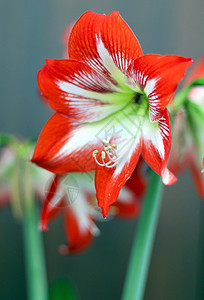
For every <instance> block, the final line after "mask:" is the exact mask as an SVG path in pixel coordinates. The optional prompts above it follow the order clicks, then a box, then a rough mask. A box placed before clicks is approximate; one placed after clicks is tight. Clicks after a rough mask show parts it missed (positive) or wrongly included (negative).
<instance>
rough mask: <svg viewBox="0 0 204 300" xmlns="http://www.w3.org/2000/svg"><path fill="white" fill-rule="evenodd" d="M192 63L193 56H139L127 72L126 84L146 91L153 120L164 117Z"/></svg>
mask: <svg viewBox="0 0 204 300" xmlns="http://www.w3.org/2000/svg"><path fill="white" fill-rule="evenodd" d="M191 64H192V59H191V58H184V57H181V56H174V55H172V56H170V55H166V56H162V55H154V54H150V55H144V56H142V57H139V58H137V59H136V60H135V61H134V62H133V63H132V64H131V66H130V67H129V69H128V71H127V74H126V84H127V85H128V86H130V87H131V88H132V89H134V90H136V91H138V89H139V90H141V91H144V92H145V93H146V95H147V97H148V100H149V114H150V120H151V122H155V121H158V120H159V119H160V118H161V117H162V115H163V113H164V110H165V108H166V106H167V105H168V103H169V101H170V100H171V98H172V97H173V94H174V92H175V90H176V88H177V85H178V83H179V81H180V80H181V79H182V78H183V77H184V75H185V72H186V69H187V67H189V66H191Z"/></svg>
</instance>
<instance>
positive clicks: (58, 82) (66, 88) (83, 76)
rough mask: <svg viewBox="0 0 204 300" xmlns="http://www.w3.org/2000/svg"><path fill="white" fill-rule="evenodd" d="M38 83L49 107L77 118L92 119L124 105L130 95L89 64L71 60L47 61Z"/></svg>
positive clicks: (103, 115)
mask: <svg viewBox="0 0 204 300" xmlns="http://www.w3.org/2000/svg"><path fill="white" fill-rule="evenodd" d="M38 85H39V88H40V90H41V92H42V94H43V95H44V96H45V97H47V98H48V99H49V104H50V106H51V107H52V108H53V109H54V110H56V111H57V112H60V113H62V114H65V115H67V116H68V117H71V118H73V119H75V120H77V121H86V122H90V121H95V120H100V119H103V118H105V117H106V116H108V115H110V114H111V113H113V112H115V111H117V110H119V109H121V108H122V107H124V106H125V105H126V104H127V102H129V101H130V98H131V96H130V94H129V93H126V94H125V93H123V91H122V90H121V88H120V87H119V86H118V84H117V83H116V82H115V81H114V80H112V79H111V78H109V79H107V78H105V77H103V76H102V75H101V74H99V73H98V72H96V71H95V70H94V69H93V68H91V67H90V66H89V65H87V64H85V63H83V62H79V61H74V60H66V59H64V60H56V59H53V60H46V65H45V66H44V67H43V68H42V69H41V70H40V71H39V73H38Z"/></svg>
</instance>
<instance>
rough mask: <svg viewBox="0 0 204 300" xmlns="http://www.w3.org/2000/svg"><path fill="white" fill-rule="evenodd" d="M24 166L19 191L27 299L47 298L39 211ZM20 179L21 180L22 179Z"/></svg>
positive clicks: (39, 299) (29, 177)
mask: <svg viewBox="0 0 204 300" xmlns="http://www.w3.org/2000/svg"><path fill="white" fill-rule="evenodd" d="M26 167H28V172H26V171H25V174H24V177H22V178H24V185H23V186H22V184H21V191H23V193H22V194H23V195H24V197H23V198H24V199H23V200H24V201H23V206H24V211H23V233H24V248H25V264H26V275H27V276H26V278H27V290H28V299H29V300H48V290H47V279H46V270H45V260H44V252H43V240H42V233H41V232H40V231H39V229H38V215H39V213H38V210H37V205H36V201H34V199H33V195H32V187H31V184H32V183H31V176H29V174H30V173H29V166H26ZM21 174H22V172H21ZM20 180H21V182H22V179H20ZM22 188H23V190H22Z"/></svg>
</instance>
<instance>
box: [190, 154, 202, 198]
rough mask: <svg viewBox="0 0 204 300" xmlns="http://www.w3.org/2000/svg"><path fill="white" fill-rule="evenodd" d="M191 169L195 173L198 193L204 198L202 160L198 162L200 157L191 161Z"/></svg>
mask: <svg viewBox="0 0 204 300" xmlns="http://www.w3.org/2000/svg"><path fill="white" fill-rule="evenodd" d="M190 169H191V172H192V175H193V181H194V184H195V187H196V190H197V192H198V194H199V195H200V196H201V198H203V199H204V174H203V172H201V170H202V161H200V163H199V162H198V159H197V158H196V159H195V160H192V161H191V162H190Z"/></svg>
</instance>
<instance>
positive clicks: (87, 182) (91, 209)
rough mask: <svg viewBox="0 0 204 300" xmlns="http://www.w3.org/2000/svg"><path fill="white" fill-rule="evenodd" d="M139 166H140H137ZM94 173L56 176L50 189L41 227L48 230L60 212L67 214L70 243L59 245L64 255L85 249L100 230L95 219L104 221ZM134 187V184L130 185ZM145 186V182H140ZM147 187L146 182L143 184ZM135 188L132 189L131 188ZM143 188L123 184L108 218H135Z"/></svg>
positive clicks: (45, 202) (134, 176)
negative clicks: (95, 186) (97, 196)
mask: <svg viewBox="0 0 204 300" xmlns="http://www.w3.org/2000/svg"><path fill="white" fill-rule="evenodd" d="M136 169H137V168H136ZM136 169H135V171H134V172H133V176H132V177H131V178H132V180H134V181H136V180H138V179H139V181H140V182H142V183H143V182H144V179H143V177H142V176H140V175H139V173H138V171H136ZM92 176H93V174H92V173H87V175H86V174H82V173H81V174H80V173H78V174H77V173H74V174H69V175H67V176H65V177H62V176H59V175H56V176H55V177H54V179H53V181H52V183H51V185H50V187H49V189H48V193H47V197H46V199H45V201H44V205H43V210H42V214H41V221H40V227H41V229H42V230H47V229H48V222H49V221H50V220H52V219H54V218H55V217H56V216H57V215H58V214H59V213H63V214H64V223H65V231H66V236H67V240H68V244H67V245H64V246H60V248H59V251H60V253H61V254H64V255H65V254H70V253H78V252H81V251H83V250H85V249H86V248H87V247H88V246H89V245H90V243H91V242H92V240H93V237H94V236H97V235H98V234H99V233H100V231H99V229H98V227H97V226H96V224H95V222H96V221H102V220H103V219H102V217H101V212H100V210H99V208H98V206H97V202H96V196H95V188H94V183H93V180H92ZM130 185H131V186H132V187H133V185H132V184H130ZM140 186H142V185H140ZM143 186H144V184H143ZM131 189H132V190H131ZM143 191H144V190H141V189H140V190H138V189H137V184H136V186H135V187H134V188H128V187H126V186H124V187H123V188H122V189H121V191H120V194H119V197H118V200H117V202H116V203H114V205H112V206H111V207H110V212H109V217H108V219H111V218H112V217H120V218H132V217H135V216H137V214H138V212H139V209H140V198H139V197H138V192H139V196H140V197H141V196H142V194H143Z"/></svg>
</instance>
